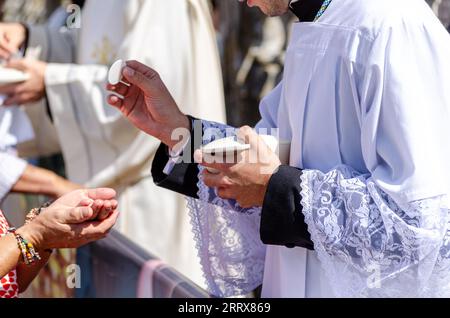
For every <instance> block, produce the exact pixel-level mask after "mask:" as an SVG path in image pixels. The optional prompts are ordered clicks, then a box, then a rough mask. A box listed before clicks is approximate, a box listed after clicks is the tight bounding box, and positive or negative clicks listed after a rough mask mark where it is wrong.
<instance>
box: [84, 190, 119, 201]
mask: <svg viewBox="0 0 450 318" xmlns="http://www.w3.org/2000/svg"><path fill="white" fill-rule="evenodd" d="M86 191H87V192H86V194H87V196H88V197H89V198H91V199H93V200H112V199H114V198H115V197H116V191H114V190H113V189H109V188H99V189H90V190H86Z"/></svg>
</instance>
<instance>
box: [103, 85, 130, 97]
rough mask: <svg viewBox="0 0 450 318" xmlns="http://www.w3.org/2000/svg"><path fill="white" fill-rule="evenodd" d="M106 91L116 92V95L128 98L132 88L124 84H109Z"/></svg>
mask: <svg viewBox="0 0 450 318" xmlns="http://www.w3.org/2000/svg"><path fill="white" fill-rule="evenodd" d="M106 89H107V90H108V91H111V92H114V93H116V94H119V95H121V96H124V97H126V96H127V94H128V92H129V91H130V87H129V86H127V85H125V84H123V83H119V84H117V85H111V84H108V85H107V86H106Z"/></svg>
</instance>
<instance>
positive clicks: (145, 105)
mask: <svg viewBox="0 0 450 318" xmlns="http://www.w3.org/2000/svg"><path fill="white" fill-rule="evenodd" d="M123 76H124V78H125V80H126V81H127V82H128V83H130V86H128V85H125V84H123V83H119V84H118V85H108V86H107V89H108V90H110V91H111V92H113V93H116V94H119V95H121V96H123V99H122V98H119V97H118V96H116V95H110V96H108V103H109V104H110V105H112V106H114V107H116V108H118V109H119V110H120V111H121V112H122V113H123V115H124V116H125V117H126V118H127V119H128V120H129V121H130V122H131V123H132V124H133V125H134V126H136V127H137V128H139V129H140V130H142V131H144V132H146V133H147V134H149V135H151V136H153V137H156V138H158V139H159V140H161V141H162V142H163V143H164V144H166V145H167V146H169V147H170V148H172V147H173V146H175V145H176V144H177V143H178V142H179V140H178V139H176V138H172V135H173V134H174V132H175V131H177V130H178V129H183V130H188V131H189V129H190V122H189V119H188V117H187V116H186V115H184V114H183V113H182V112H181V111H180V109H179V108H178V106H177V104H176V103H175V100H174V99H173V97H172V96H171V94H170V93H169V91H168V89H167V88H166V86H165V85H164V83H163V81H162V80H161V78H160V77H159V75H158V73H157V72H156V71H155V70H153V69H151V68H149V67H147V66H145V65H143V64H141V63H139V62H137V61H128V62H127V66H126V67H125V68H124V70H123ZM177 135H178V136H179V134H177ZM177 138H178V137H177Z"/></svg>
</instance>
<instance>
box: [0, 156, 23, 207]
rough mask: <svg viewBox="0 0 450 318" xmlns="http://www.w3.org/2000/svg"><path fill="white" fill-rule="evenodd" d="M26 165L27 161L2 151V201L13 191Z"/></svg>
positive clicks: (0, 185)
mask: <svg viewBox="0 0 450 318" xmlns="http://www.w3.org/2000/svg"><path fill="white" fill-rule="evenodd" d="M26 166H27V163H26V161H24V160H22V159H19V158H17V157H15V156H13V155H10V154H8V153H6V152H2V151H0V201H2V200H3V198H5V196H6V195H7V194H8V193H9V192H10V191H11V188H12V187H13V186H14V184H16V182H17V181H18V180H19V178H20V177H21V176H22V174H23V172H24V171H25V168H26Z"/></svg>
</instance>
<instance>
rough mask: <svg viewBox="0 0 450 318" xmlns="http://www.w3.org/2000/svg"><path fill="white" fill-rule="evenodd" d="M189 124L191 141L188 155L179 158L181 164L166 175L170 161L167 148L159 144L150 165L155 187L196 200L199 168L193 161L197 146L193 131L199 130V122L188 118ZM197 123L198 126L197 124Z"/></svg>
mask: <svg viewBox="0 0 450 318" xmlns="http://www.w3.org/2000/svg"><path fill="white" fill-rule="evenodd" d="M188 117H189V120H190V122H191V140H190V145H189V147H190V153H188V154H186V153H184V154H183V155H182V156H181V157H182V158H183V160H184V161H183V162H181V163H178V164H176V165H175V166H174V167H173V169H172V171H171V173H170V174H169V175H166V174H165V173H164V168H165V167H166V165H167V163H168V162H169V160H170V157H169V148H168V147H167V146H166V145H164V144H161V145H160V147H159V148H158V150H157V152H156V155H155V158H154V159H153V165H152V176H153V181H154V182H155V184H156V185H157V186H160V187H162V188H165V189H168V190H171V191H175V192H177V193H180V194H183V195H186V196H189V197H192V198H195V199H198V186H197V184H198V181H199V180H198V174H199V168H198V165H197V164H196V163H195V161H194V152H195V150H196V149H197V147H198V145H197V143H196V141H195V136H194V135H195V134H194V129H199V128H198V127H197V126H199V125H200V129H201V121H198V120H197V119H195V118H193V117H191V116H188ZM197 123H199V125H198V124H197Z"/></svg>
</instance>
